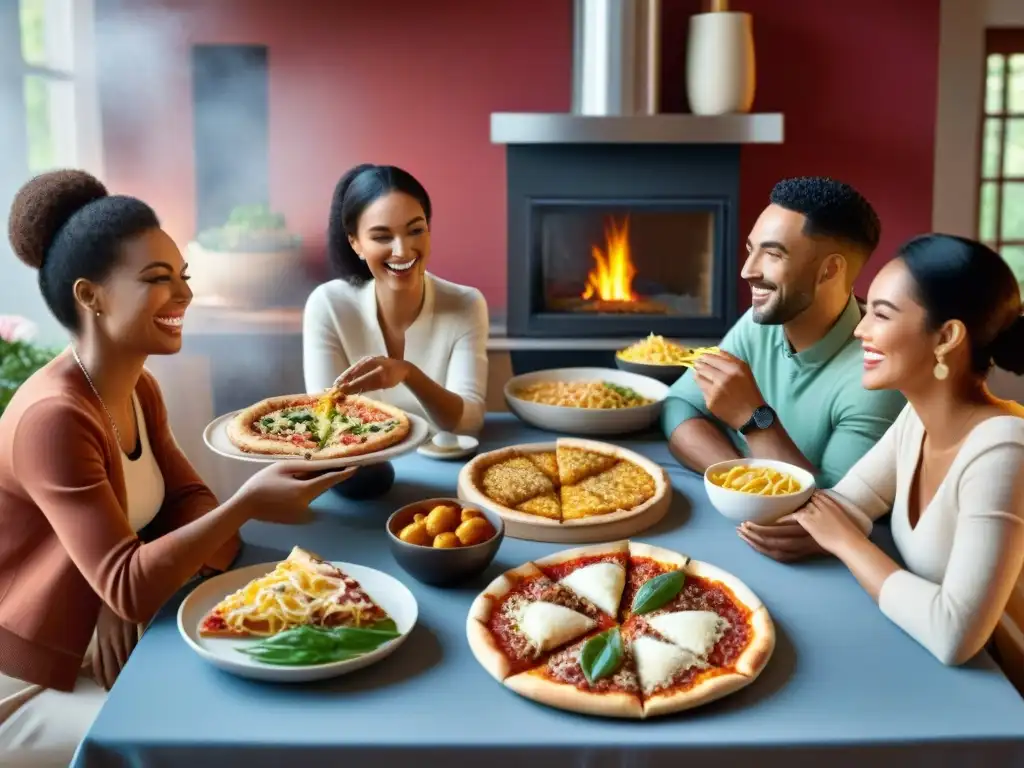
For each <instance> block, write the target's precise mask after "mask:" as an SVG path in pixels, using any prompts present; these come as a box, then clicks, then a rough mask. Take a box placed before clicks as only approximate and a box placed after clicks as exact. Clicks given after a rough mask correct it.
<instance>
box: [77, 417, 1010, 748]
mask: <svg viewBox="0 0 1024 768" xmlns="http://www.w3.org/2000/svg"><path fill="white" fill-rule="evenodd" d="M555 437H556V435H554V434H552V433H549V432H544V431H541V430H538V429H535V428H533V427H530V426H528V425H526V424H524V423H523V422H521V421H519V420H518V419H516V418H515V417H514V416H512V415H510V414H499V413H495V414H489V415H488V416H487V419H486V423H485V426H484V430H483V432H482V434H481V445H480V450H491V449H494V448H499V447H504V446H509V445H515V444H521V443H530V442H542V441H546V440H547V441H550V440H554V439H555ZM601 439H604V440H607V441H610V442H614V443H616V444H620V445H623V446H625V447H627V448H629V449H631V450H633V451H636V452H638V453H641V454H643V455H645V456H647V457H648V458H650V459H651V460H653V461H655V462H657V463H658V464H659V465H660V466H662V467H664V468H665V470H666V471H667V473H668V476H669V478H670V481H671V485H672V490H673V493H672V501H671V505H670V507H669V510H668V512H667V513H666V515H665V517H664V518H663V519H662V520H661V521H660V522H658V523H657V524H655V525H654V526H653V527H652V528H650V529H648V530H645V531H642V532H640V533H638V534H636V535H635V536H633V537H632V539H633V540H636V541H644V542H649V543H652V544H656V545H659V546H662V547H666V548H668V549H670V550H674V551H677V552H681V553H685V554H686V555H689V556H690V557H692V558H695V559H698V560H703V561H706V562H709V563H712V564H714V565H717V566H719V567H721V568H723V569H725V570H726V571H728V572H730V573H732V574H733V575H735V576H736V577H738V578H739V579H740V580H742V581H743V582H744V583H746V585H747V586H749V587H750V588H751V589H752V590H753V591H754V592H755V593H756V594H757V595H758V596H759V597H760V598H761V600H762V601H763V602H764V604H765V605H766V606H767V607H768V610H769V611H770V613H771V616H772V618H773V619H774V622H775V628H776V645H775V649H774V652H773V654H772V656H771V658H770V660H769V662H768V664H767V666H766V667H765V669H764V671H763V672H762V673H761V674H760V676H759V677H758V678H757V679H756V680H755V681H754V682H753V683H752V684H750V685H749V686H747V687H746V688H744V689H742V690H740V691H738V692H736V693H734V694H733V695H730V696H728V697H726V698H723V699H721V700H718V701H716V702H713V703H710V704H707V705H705V706H702V707H699V708H696V709H691V710H688V711H685V712H681V713H678V714H676V715H672V716H666V717H659V718H651V719H648V720H618V719H609V718H600V717H593V716H585V715H580V714H575V713H571V712H568V711H563V710H560V709H554V708H550V707H546V706H543V705H541V704H538V703H535V702H533V701H529V700H527V699H525V698H522V697H520V696H518V695H517V694H515V693H513V692H512V691H511V690H509V689H507V688H506V687H504V686H503V685H501V684H500V683H498V682H496V681H495V680H494V679H493V678H491V677H490V676H489V675H488V673H487V672H486V671H485V670H484V669H483V668H482V667H481V666H480V664H478V663H477V661H476V659H475V657H474V655H473V653H472V652H471V651H470V648H469V644H468V643H467V640H466V617H467V612H468V610H469V607H470V603H471V602H472V601H473V598H474V597H475V596H476V595H477V594H478V593H479V592H480V591H481V590H483V589H484V588H485V587H486V585H487V584H488V583H489V582H490V581H491V580H492V579H494V578H495V577H496V576H497V575H498V574H500V573H502V572H503V571H505V570H508V569H510V568H513V567H515V566H518V565H520V564H522V563H525V562H527V561H529V560H531V559H533V558H537V557H540V556H543V555H547V554H549V553H551V552H555V551H558V550H560V549H565V548H567V547H568V546H570V545H566V544H553V543H543V542H534V541H525V540H519V539H514V538H511V537H509V536H506V537H505V539H504V541H503V542H502V544H501V547H500V549H499V550H498V553H497V555H496V557H495V559H494V561H493V562H492V563H491V565H490V566H489V568H488V569H487V570H486V571H485V572H484V573H482V574H480V575H479V576H477V577H475V578H472V579H470V580H469V581H467V582H465V583H460V584H458V585H456V586H453V587H435V586H428V585H426V584H423V583H420V582H418V581H416V580H415V579H414V578H412V577H411V576H410V575H408V574H407V573H405V572H404V571H403V570H402V568H401V567H400V566H399V565H398V564H397V563H396V561H395V560H394V559H393V557H392V555H391V551H390V549H389V545H388V541H387V537H388V534H387V532H386V530H385V522H386V520H387V518H388V515H389V514H390V513H391V512H393V511H394V510H395V509H397V508H399V507H401V506H403V505H405V504H408V503H412V502H415V501H418V500H422V499H427V498H434V497H452V496H455V495H456V487H457V477H458V473H459V470H460V469H461V467H462V466H463V465H464V461H465V460H459V461H439V460H436V459H431V458H427V457H424V456H422V455H419V454H418V453H416V452H412V453H409V454H406V455H404V456H402V457H400V458H398V459H396V460H395V461H394V468H395V475H396V477H395V484H394V486H393V487H392V488H391V489H390V490H389V491H388V492H387V493H385V494H384V495H382V496H380V497H378V498H375V499H371V500H361V501H353V500H351V499H345V498H342V497H341V496H340V495H338V494H336V493H334V492H328V493H326V494H324V495H323V496H321V497H320V498H319V499H318V500H316V501H315V502H314V504H313V510H314V515H313V519H312V520H311V521H310V522H309V523H308V524H304V525H300V526H284V525H272V524H265V523H256V522H253V523H249V524H247V525H246V526H244V527H243V529H242V539H243V542H244V546H243V550H242V553H241V556H240V558H239V561H238V564H237V565H239V566H241V565H248V564H254V563H275V562H277V561H279V560H281V559H283V558H284V557H286V556H287V554H288V552H289V551H290V550H291V548H292V547H293V546H294V545H299V546H302V547H305V548H307V549H309V550H311V551H313V552H315V553H317V554H319V555H321V556H322V557H324V558H326V559H329V560H335V561H342V562H348V563H357V564H360V565H364V566H369V567H371V568H375V569H378V570H380V571H384V572H386V573H388V574H390V575H392V576H394V577H396V578H397V579H399V580H400V581H402V582H403V583H404V584H405V585H407V586H408V587H409V589H410V590H411V591H412V593H413V595H414V596H415V598H416V601H417V603H418V606H419V616H418V620H417V623H416V626H415V628H414V629H413V630H412V632H411V634H410V635H409V636H408V638H407V639H406V641H405V642H404V643H403V644H402V645H401V646H400V647H398V648H397V650H396V651H395V652H394V653H393V654H392V655H390V656H388V657H387V658H385V659H384V660H382V661H380V662H378V663H375V664H373V665H371V666H368V667H366V668H364V669H361V670H358V671H355V672H351V673H349V674H346V675H343V676H340V677H337V678H334V679H331V680H326V681H321V682H316V683H270V682H258V681H254V680H250V679H245V678H242V677H238V676H235V675H232V674H230V673H228V672H225V671H222V670H220V669H218V668H216V667H215V666H213V665H212V664H210V663H209V662H207V661H206V660H204V659H203V658H201V657H200V656H199V655H197V654H196V653H195V652H194V651H193V650H192V649H191V648H190V647H189V645H187V644H186V642H185V641H184V639H183V638H182V636H181V634H180V632H179V629H178V626H177V622H176V614H177V608H178V605H179V603H180V602H181V600H182V599H183V598H184V596H185V594H186V591H187V590H183V591H182V593H181V594H179V595H178V596H177V597H175V598H174V599H173V600H171V601H170V602H169V603H168V604H167V605H166V606H165V607H164V608H163V610H162V611H161V612H160V613H159V614H158V616H157V617H156V618H155V619H154V620H153V622H152V623H151V625H150V626H149V628H148V629H147V631H146V632H145V634H144V635H143V637H142V638H141V640H140V642H139V644H138V646H137V648H136V649H135V651H134V652H133V654H132V656H131V658H130V659H129V661H128V663H127V665H126V666H125V668H124V670H123V671H122V673H121V675H120V677H119V678H118V679H117V682H116V684H115V685H114V686H113V688H112V690H111V691H110V694H109V697H108V699H107V701H106V703H105V704H104V706H103V708H102V710H101V711H100V713H99V715H98V716H97V718H96V720H95V721H94V723H93V725H92V727H91V728H90V730H89V732H88V734H87V735H86V737H85V739H84V740H83V742H82V743H81V745H80V747H79V750H78V753H77V754H76V757H75V762H74V763H73V765H75V766H77V768H86V767H88V768H106V767H108V766H110V767H113V766H155V767H164V766H167V767H170V766H183V767H185V768H206V767H207V766H218V767H221V766H226V765H239V766H246V768H263V767H264V766H290V765H296V766H299V765H301V766H321V765H323V766H334V765H338V766H342V765H343V766H349V767H350V768H351V767H353V766H359V767H360V768H389V767H390V766H416V767H417V768H424V767H426V766H435V765H437V766H442V765H443V766H446V767H447V768H453V767H456V766H480V768H505V767H506V766H510V767H511V766H530V768H546V767H547V766H552V767H556V768H568V767H569V766H573V767H578V768H591V767H594V768H597V767H599V766H622V767H624V768H625V767H630V768H631V767H633V766H636V767H638V768H639V767H640V766H643V767H644V768H648V767H650V768H655V767H659V766H673V767H674V768H679V766H692V765H702V766H714V768H730V767H731V766H747V767H749V766H754V765H758V766H762V765H764V766H768V765H780V766H786V768H796V767H802V766H814V767H815V768H843V767H845V766H857V767H858V768H859V767H862V766H870V768H879V767H880V766H889V765H892V766H918V765H920V766H929V768H940V767H942V766H956V768H965V766H974V765H978V766H981V765H985V766H1006V767H1007V768H1010V767H1012V766H1016V767H1017V768H1021V767H1024V699H1022V697H1021V696H1020V695H1019V694H1018V693H1017V692H1016V690H1015V689H1014V688H1013V687H1012V685H1011V684H1010V683H1009V681H1008V680H1007V679H1006V677H1005V676H1004V675H1003V673H1002V672H1001V671H1000V669H999V667H998V666H997V665H996V664H995V663H994V661H993V660H992V659H991V658H990V657H989V656H988V654H987V653H985V652H982V653H979V654H978V655H977V656H976V657H975V658H973V659H972V660H970V661H969V662H968V663H966V664H964V665H962V666H959V667H948V666H944V665H943V664H941V663H940V662H939V661H937V660H936V659H935V658H934V657H933V656H932V655H931V654H930V653H928V651H926V650H925V649H924V648H922V647H921V646H920V645H919V644H918V643H917V642H915V641H914V640H913V639H912V638H910V637H909V636H908V635H906V634H905V633H904V632H903V631H902V630H901V629H900V628H899V627H897V626H896V625H894V624H893V623H892V622H890V621H889V620H888V619H887V618H886V617H885V616H884V615H883V614H882V613H881V611H879V609H878V606H877V605H876V604H875V602H874V601H873V600H872V598H871V597H870V596H869V595H868V594H867V593H866V592H865V591H864V590H863V589H862V588H861V587H860V585H859V584H858V583H857V582H856V580H855V579H854V578H853V576H852V575H851V574H850V572H849V571H848V570H847V569H846V567H845V566H843V564H842V563H840V562H838V561H837V560H836V559H834V558H830V557H821V558H816V559H811V560H808V561H806V562H800V563H795V564H783V563H779V562H776V561H774V560H771V559H769V558H766V557H764V556H762V555H760V554H759V553H758V552H756V551H754V550H753V549H751V548H750V547H749V546H748V545H747V544H746V543H745V542H744V541H743V540H742V539H741V538H740V537H739V536H738V535H737V533H736V525H735V523H733V522H731V521H730V520H729V519H727V518H725V517H724V516H722V515H721V514H719V513H718V512H717V511H716V509H715V508H714V507H713V506H712V505H711V503H710V502H709V500H708V497H707V495H706V492H705V489H704V480H703V477H702V476H701V475H700V474H697V473H694V472H691V471H689V470H687V469H684V468H682V467H680V466H679V465H678V463H677V462H676V461H675V460H674V459H673V458H672V456H671V454H670V453H669V451H668V447H667V445H666V442H665V440H664V438H663V437H662V436H661V435H660V434H657V433H654V432H642V433H639V434H634V435H625V436H613V437H606V438H601ZM872 537H873V538H874V539H875V541H876V542H877V543H878V544H879V546H881V547H883V548H884V549H886V550H887V551H889V552H890V553H893V554H894V553H895V549H894V547H893V543H892V539H891V537H890V536H889V533H888V529H887V527H886V525H885V524H880V525H878V526H876V528H875V530H874V531H873V533H872ZM695 760H697V761H700V762H699V763H695V762H693V761H695Z"/></svg>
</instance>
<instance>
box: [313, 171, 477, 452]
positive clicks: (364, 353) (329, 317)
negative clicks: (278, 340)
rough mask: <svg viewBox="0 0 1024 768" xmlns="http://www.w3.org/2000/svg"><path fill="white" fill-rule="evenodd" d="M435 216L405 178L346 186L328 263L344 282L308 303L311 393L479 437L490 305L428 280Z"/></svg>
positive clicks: (339, 190)
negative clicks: (374, 404) (385, 407)
mask: <svg viewBox="0 0 1024 768" xmlns="http://www.w3.org/2000/svg"><path fill="white" fill-rule="evenodd" d="M431 216H432V211H431V205H430V197H429V196H428V195H427V192H426V190H425V189H424V188H423V186H422V185H421V184H420V183H419V182H418V181H417V180H416V179H415V178H413V176H412V175H411V174H409V173H408V172H406V171H403V170H402V169H401V168H396V167H394V166H391V165H370V164H366V165H359V166H356V167H355V168H352V169H351V170H350V171H348V173H346V174H345V175H344V176H343V177H342V178H341V180H340V181H339V182H338V185H337V187H336V188H335V190H334V198H333V200H332V201H331V213H330V220H329V222H328V253H329V256H330V260H331V263H332V266H333V267H334V269H335V271H336V272H337V273H338V276H339V278H340V279H338V280H332V281H331V282H328V283H325V284H324V285H321V286H320V287H318V288H317V289H316V290H314V291H313V293H312V294H311V295H310V297H309V300H308V301H307V303H306V309H305V314H304V318H303V369H304V373H305V381H306V389H307V391H309V392H317V391H320V390H323V389H326V388H328V387H330V386H332V385H334V384H335V383H337V384H338V386H339V387H340V388H341V390H342V391H343V392H347V393H365V394H367V395H368V396H370V397H374V398H376V399H379V400H382V401H384V402H387V403H390V404H392V405H395V406H397V407H399V408H402V409H403V410H406V411H408V412H411V413H415V414H418V415H420V416H423V417H425V418H427V419H428V420H429V421H430V422H431V423H432V424H433V425H434V427H435V428H436V429H437V430H439V431H444V432H457V433H461V434H472V433H475V432H477V431H479V429H480V427H481V426H482V425H483V417H484V398H485V395H486V387H487V336H488V332H489V328H488V318H487V304H486V302H485V300H484V297H483V295H482V294H481V293H480V292H479V291H478V290H476V289H475V288H469V287H465V286H461V285H456V284H454V283H450V282H447V281H445V280H442V279H440V278H438V277H435V276H434V275H432V274H430V273H429V272H427V266H428V263H429V261H430V225H431V220H432V219H431Z"/></svg>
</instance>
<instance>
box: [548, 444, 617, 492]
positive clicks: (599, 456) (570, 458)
mask: <svg viewBox="0 0 1024 768" xmlns="http://www.w3.org/2000/svg"><path fill="white" fill-rule="evenodd" d="M598 448H602V449H603V448H604V446H601V445H600V444H599V443H593V442H590V441H587V440H572V439H568V438H565V439H562V440H559V441H558V442H557V444H556V448H555V453H556V455H557V460H558V479H559V482H560V483H561V485H563V486H566V485H575V484H576V483H578V482H580V480H583V479H585V478H587V477H590V476H591V475H597V474H600V473H601V472H604V471H605V470H606V469H609V468H611V467H612V466H614V464H615V463H616V462H617V461H618V457H616V456H615V455H613V454H611V453H607V452H605V451H604V450H598Z"/></svg>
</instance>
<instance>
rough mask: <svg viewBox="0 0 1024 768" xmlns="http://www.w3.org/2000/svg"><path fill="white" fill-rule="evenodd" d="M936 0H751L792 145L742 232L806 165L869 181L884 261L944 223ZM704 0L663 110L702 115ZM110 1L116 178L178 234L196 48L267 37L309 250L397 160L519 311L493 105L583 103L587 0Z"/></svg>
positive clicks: (451, 257) (463, 251)
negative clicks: (508, 272)
mask: <svg viewBox="0 0 1024 768" xmlns="http://www.w3.org/2000/svg"><path fill="white" fill-rule="evenodd" d="M938 6H939V3H938V0H900V2H898V3H894V2H892V1H891V0H833V1H832V2H828V3H826V2H822V1H821V0H787V2H784V3H780V2H777V0H743V1H740V0H737V1H736V2H734V3H733V8H734V9H735V10H744V11H749V12H751V13H752V14H753V16H754V28H755V46H756V49H757V59H758V66H757V71H758V88H757V98H756V101H755V107H754V108H755V110H756V111H760V112H769V111H771V112H782V113H784V114H785V121H786V141H785V143H784V144H782V145H769V146H759V147H755V146H751V147H746V148H744V150H743V163H742V168H743V170H742V174H743V175H742V204H741V211H740V219H741V222H740V226H741V235H745V234H746V231H747V230H748V229H749V227H750V225H751V224H752V223H753V221H754V219H755V218H756V216H757V214H758V213H759V211H760V210H761V208H762V207H763V205H764V204H765V201H766V199H767V195H768V192H769V191H770V189H771V186H772V185H773V184H774V183H775V181H777V180H778V179H779V178H782V177H784V176H789V175H797V174H829V175H833V176H836V177H839V178H842V179H844V180H846V181H849V182H850V183H852V184H854V185H855V186H857V187H859V188H860V189H861V190H862V191H863V192H864V193H865V194H866V195H867V196H868V197H869V198H870V199H871V200H872V201H873V202H874V203H875V205H876V206H877V208H878V210H879V213H880V215H881V217H882V221H883V228H884V234H883V243H882V253H883V254H884V255H886V256H887V255H888V254H890V253H891V252H892V251H893V249H894V247H895V246H896V245H897V244H898V243H899V242H900V241H901V240H903V239H905V238H906V237H909V236H910V235H912V234H914V233H916V232H920V231H924V230H927V229H928V228H929V225H930V220H931V197H932V155H933V141H934V125H935V109H936V106H935V103H936V89H937V57H938V36H939V7H938ZM125 7H128V8H129V9H130V11H127V12H126V11H125V10H124V8H125ZM699 8H700V3H699V2H697V1H696V0H664V9H665V21H664V30H665V32H664V38H665V45H664V58H665V60H664V74H663V86H664V87H663V97H662V101H663V108H664V110H665V111H685V110H686V99H685V71H684V66H683V62H684V61H685V40H686V28H687V23H688V17H689V15H690V14H691V13H692V12H694V11H695V10H699ZM97 12H98V20H99V23H100V24H101V25H105V28H106V30H107V34H105V35H104V36H103V39H104V40H105V41H107V42H108V44H109V46H110V47H107V48H106V49H104V50H103V51H101V54H100V60H101V61H100V63H101V102H102V108H103V120H104V149H105V154H106V157H105V161H106V167H107V180H108V182H109V184H110V186H111V187H112V188H113V189H115V190H117V191H119V192H124V193H127V194H135V195H138V196H140V197H142V198H144V199H145V200H147V201H148V202H150V203H151V204H152V205H153V206H154V207H155V208H156V209H157V211H158V213H159V214H160V215H161V217H162V218H163V219H164V222H165V226H166V227H167V229H168V231H170V233H171V234H172V235H173V236H174V237H175V239H176V240H178V242H179V243H180V244H184V243H185V242H187V241H188V239H190V238H191V237H192V236H193V235H194V226H195V224H194V219H195V214H194V184H195V175H194V169H193V147H192V141H191V124H192V115H191V102H190V97H189V88H190V73H189V59H188V45H190V44H193V43H260V44H265V45H267V46H268V47H269V52H270V182H271V196H272V204H273V205H274V207H275V208H277V209H279V210H281V211H282V212H283V213H284V214H285V215H286V216H287V218H288V222H289V225H290V227H291V228H292V229H293V230H294V231H296V232H298V233H299V234H301V235H302V236H303V237H304V239H305V241H306V244H307V247H308V250H309V254H310V257H309V258H310V260H311V262H312V263H313V264H314V265H317V264H320V263H322V260H323V255H322V254H323V244H324V231H325V229H326V219H327V210H328V206H329V203H330V196H331V192H332V190H333V187H334V184H335V182H336V181H337V179H338V177H339V176H340V175H341V173H342V172H343V171H344V170H345V169H346V168H348V167H349V166H351V165H353V164H355V163H359V162H367V161H369V162H378V163H392V164H395V165H400V166H403V167H405V168H406V169H408V170H409V171H411V172H412V173H414V174H415V175H416V176H418V177H419V178H420V179H421V180H422V181H423V182H424V184H425V185H426V186H427V188H428V190H429V191H430V194H431V197H432V198H433V200H434V204H435V211H436V214H435V221H434V241H433V242H434V256H433V264H432V270H433V271H434V272H436V273H437V274H439V275H441V276H444V277H446V278H450V279H452V280H455V281H458V282H464V283H470V284H473V285H476V286H478V287H479V288H480V289H481V290H483V292H484V293H485V295H486V296H487V298H488V301H489V302H490V303H491V306H492V308H493V309H495V310H500V309H501V308H502V307H503V306H504V304H505V193H504V184H505V180H504V172H505V163H504V152H503V148H502V147H500V146H495V145H492V144H491V143H490V140H489V125H490V113H491V112H495V111H511V112H516V111H522V112H526V111H530V112H533V111H536V112H549V111H554V112H558V111H566V110H568V108H569V102H570V70H571V45H572V18H571V2H570V0H494V1H493V2H467V0H436V2H433V3H429V4H428V3H422V2H416V1H415V0H377V1H376V2H366V1H365V0H334V2H330V3H327V2H324V3H301V4H300V3H294V2H292V3H284V2H280V1H279V0H217V2H204V1H203V0H131V2H125V0H101V1H100V3H99V4H98V11H97ZM111 32H113V34H111ZM111 41H113V42H111ZM741 240H742V238H741ZM881 262H882V259H877V260H876V262H875V263H874V264H872V265H870V266H869V269H868V273H869V274H868V275H867V277H869V276H870V275H873V274H874V272H875V271H877V268H878V266H879V264H880V263H881ZM864 282H865V281H863V280H862V283H864ZM742 294H743V301H744V302H746V301H747V295H746V291H743V292H742Z"/></svg>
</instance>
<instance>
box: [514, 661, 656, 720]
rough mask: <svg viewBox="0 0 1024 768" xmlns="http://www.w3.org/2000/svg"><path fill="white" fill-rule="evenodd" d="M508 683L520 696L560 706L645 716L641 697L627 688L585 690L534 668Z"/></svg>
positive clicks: (608, 714) (594, 712)
mask: <svg viewBox="0 0 1024 768" xmlns="http://www.w3.org/2000/svg"><path fill="white" fill-rule="evenodd" d="M505 685H507V686H508V687H509V688H511V689H512V690H513V691H515V692H516V693H518V694H519V695H520V696H523V697H525V698H527V699H530V700H532V701H536V702H538V703H539V704H545V705H547V706H549V707H556V708H557V709H568V710H570V711H572V712H580V713H582V714H585V715H599V716H602V717H623V718H626V717H628V718H638V717H643V711H644V710H643V704H642V703H641V701H640V697H639V696H637V695H636V694H631V693H626V692H624V691H608V692H602V691H583V690H580V689H579V688H577V687H576V686H574V685H570V684H569V683H560V682H558V681H556V680H551V679H550V678H548V677H546V676H544V675H542V674H538V673H536V672H534V671H530V672H520V673H519V674H517V675H512V676H511V677H509V678H506V679H505Z"/></svg>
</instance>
